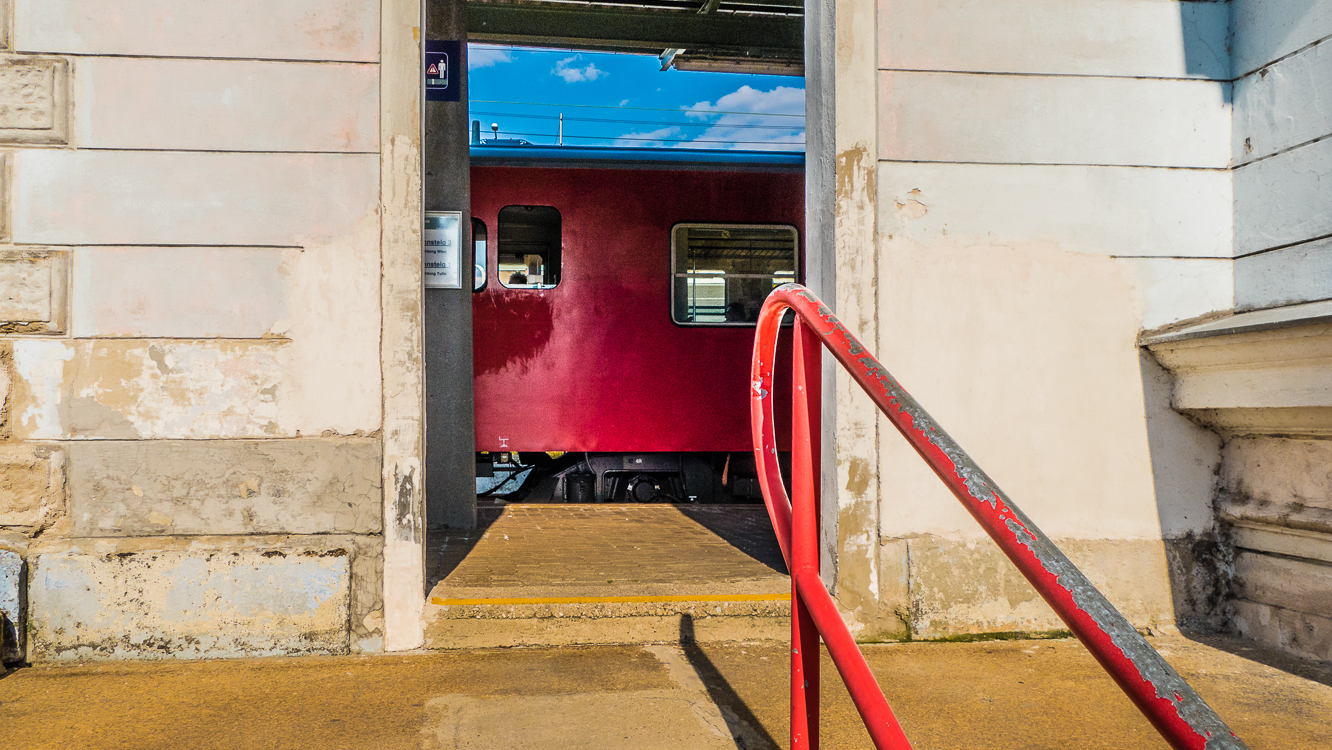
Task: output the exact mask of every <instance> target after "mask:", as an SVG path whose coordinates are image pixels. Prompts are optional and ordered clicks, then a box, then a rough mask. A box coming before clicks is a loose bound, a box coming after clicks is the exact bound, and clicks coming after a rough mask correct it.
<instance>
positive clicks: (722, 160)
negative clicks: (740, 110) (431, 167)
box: [470, 144, 805, 173]
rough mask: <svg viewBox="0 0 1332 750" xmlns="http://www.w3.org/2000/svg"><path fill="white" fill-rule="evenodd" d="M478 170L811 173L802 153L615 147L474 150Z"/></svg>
mask: <svg viewBox="0 0 1332 750" xmlns="http://www.w3.org/2000/svg"><path fill="white" fill-rule="evenodd" d="M470 153H471V159H472V166H475V167H547V168H549V167H562V168H566V169H567V168H581V169H680V170H699V171H736V172H800V173H803V172H804V171H805V154H804V153H803V152H800V151H732V150H722V149H701V148H620V147H614V146H536V145H531V146H488V145H484V144H483V145H476V144H473V145H472V146H471V147H470Z"/></svg>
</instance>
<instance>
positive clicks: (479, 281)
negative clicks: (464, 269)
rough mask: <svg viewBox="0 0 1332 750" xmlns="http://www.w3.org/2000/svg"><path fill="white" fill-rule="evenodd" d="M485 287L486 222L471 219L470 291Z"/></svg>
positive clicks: (477, 290)
mask: <svg viewBox="0 0 1332 750" xmlns="http://www.w3.org/2000/svg"><path fill="white" fill-rule="evenodd" d="M485 288H486V223H485V222H484V221H481V220H480V219H472V291H474V292H479V291H481V290H482V289H485Z"/></svg>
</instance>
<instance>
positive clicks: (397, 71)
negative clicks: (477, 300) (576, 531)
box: [380, 0, 426, 651]
mask: <svg viewBox="0 0 1332 750" xmlns="http://www.w3.org/2000/svg"><path fill="white" fill-rule="evenodd" d="M422 3H423V0H383V6H382V13H383V17H382V23H381V26H380V29H381V31H380V34H381V37H380V39H381V56H382V60H383V62H382V63H381V76H380V91H381V96H380V159H381V161H380V164H381V167H380V200H381V201H382V205H383V209H382V210H383V233H384V234H383V243H382V253H383V256H382V257H383V268H384V270H383V277H382V280H381V284H382V286H381V292H380V294H381V297H382V300H383V306H384V316H383V321H384V322H383V326H384V327H383V336H382V339H381V346H382V347H383V350H382V353H381V362H382V367H383V377H384V470H383V471H384V473H383V486H384V612H383V617H384V649H385V650H387V651H400V650H406V649H412V648H417V647H419V646H420V645H421V643H422V623H421V612H422V610H423V608H424V606H425V585H426V584H425V492H424V490H423V482H422V468H423V467H422V458H421V456H422V453H423V448H424V447H425V441H424V428H425V425H424V424H423V421H424V414H423V412H422V403H423V401H424V395H425V391H424V387H425V381H424V373H423V372H422V367H421V362H422V360H423V356H422V348H423V341H422V325H421V324H422V312H423V296H424V295H423V293H422V289H421V248H422V245H421V231H422V214H421V192H422V191H421V132H422V129H421V77H422V72H421V42H420V40H421V38H422V36H421V22H422V17H423V13H422Z"/></svg>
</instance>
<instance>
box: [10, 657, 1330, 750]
mask: <svg viewBox="0 0 1332 750" xmlns="http://www.w3.org/2000/svg"><path fill="white" fill-rule="evenodd" d="M1152 641H1153V643H1154V644H1155V645H1156V646H1157V648H1159V649H1161V651H1162V652H1163V653H1164V654H1165V655H1166V657H1167V658H1168V659H1169V660H1170V661H1171V662H1172V663H1173V664H1174V665H1175V666H1176V668H1177V669H1178V670H1179V671H1180V672H1181V673H1182V674H1183V675H1184V677H1185V678H1186V679H1188V680H1190V682H1191V683H1192V684H1193V685H1194V687H1195V688H1197V689H1198V691H1199V692H1200V693H1201V694H1202V695H1203V696H1204V697H1205V698H1206V699H1207V700H1209V701H1210V702H1211V703H1212V705H1213V706H1214V707H1215V708H1216V709H1217V710H1218V711H1219V712H1220V713H1221V715H1222V717H1223V718H1224V719H1226V721H1227V722H1229V724H1230V725H1231V727H1232V728H1233V729H1235V731H1237V732H1238V733H1239V735H1240V736H1241V737H1242V738H1243V739H1244V740H1246V741H1247V742H1248V744H1249V747H1251V748H1254V749H1255V750H1315V749H1319V750H1326V748H1328V747H1330V746H1332V669H1326V668H1322V667H1317V666H1313V665H1308V664H1304V663H1300V662H1294V661H1291V660H1289V659H1288V658H1284V657H1281V656H1279V655H1275V654H1271V653H1269V652H1264V651H1261V650H1259V649H1257V648H1254V647H1252V646H1250V645H1248V644H1247V643H1246V642H1242V641H1238V640H1234V639H1208V640H1202V641H1199V640H1189V639H1185V638H1182V637H1159V638H1153V639H1152ZM866 650H867V653H868V657H869V661H870V664H871V667H872V668H873V670H874V672H875V674H876V675H877V676H878V678H879V681H880V684H881V685H883V686H884V688H885V690H886V693H887V695H888V698H889V700H890V702H891V703H892V705H893V706H894V708H895V710H896V711H897V712H898V715H899V717H900V719H901V721H902V724H903V725H904V727H905V728H906V731H907V734H908V736H909V737H910V738H911V739H912V741H913V743H914V745H915V747H916V748H917V749H918V750H934V749H936V748H938V749H942V748H948V749H950V750H956V749H957V748H968V749H974V750H986V749H988V748H1012V749H1016V750H1043V749H1045V748H1050V749H1054V748H1079V749H1081V750H1110V749H1111V748H1115V749H1123V750H1127V749H1128V748H1134V749H1135V750H1136V749H1148V750H1157V749H1159V748H1165V747H1166V746H1165V744H1164V742H1162V741H1161V740H1160V739H1159V737H1158V736H1157V735H1156V734H1155V733H1154V732H1153V730H1152V729H1151V727H1150V726H1148V724H1147V722H1146V721H1145V720H1144V719H1142V718H1141V716H1140V715H1139V714H1138V713H1137V712H1136V711H1135V710H1134V708H1133V707H1132V705H1131V704H1130V703H1129V702H1128V700H1127V699H1126V698H1125V697H1124V696H1123V695H1122V694H1121V693H1120V692H1119V690H1118V688H1117V687H1115V685H1114V684H1113V683H1112V682H1111V681H1110V679H1109V678H1108V677H1106V676H1105V675H1104V673H1102V672H1101V671H1100V669H1099V667H1098V666H1097V665H1096V663H1095V662H1094V661H1093V660H1092V659H1091V657H1090V656H1089V655H1088V654H1087V653H1086V651H1084V650H1083V649H1082V647H1081V646H1080V645H1079V644H1078V643H1077V642H1076V641H1071V640H1044V641H995V642H982V643H913V644H892V645H887V644H885V645H874V646H868V647H867V648H866ZM1265 662H1266V663H1265ZM1267 663H1270V664H1275V665H1276V666H1278V667H1282V668H1284V671H1283V669H1278V668H1274V667H1272V666H1268V664H1267ZM787 669H788V661H787V651H786V647H785V646H783V645H780V644H763V645H756V644H714V645H704V646H663V645H657V646H613V647H581V648H551V649H508V650H488V651H472V652H446V653H426V654H414V655H393V656H374V657H321V658H300V659H250V660H235V661H213V662H194V663H187V662H169V663H168V662H157V663H125V662H119V663H100V664H89V665H79V666H36V667H27V668H24V669H19V670H17V671H14V672H11V673H9V674H8V675H6V676H5V677H4V678H3V679H0V726H3V727H4V739H5V744H6V746H8V747H16V748H34V749H35V748H52V749H55V748H59V749H61V750H77V749H79V748H98V749H99V750H108V749H112V748H127V749H131V748H132V749H134V750H153V749H155V748H171V750H178V749H180V748H191V749H198V750H203V749H211V748H245V749H246V750H258V749H261V748H283V749H284V750H303V749H305V748H311V749H313V748H318V749H319V750H340V749H342V748H349V749H350V748H355V749H358V750H359V749H362V748H363V749H365V750H399V749H404V748H413V749H416V748H421V749H427V748H429V749H436V748H504V749H506V750H510V749H512V750H525V749H532V750H535V749H538V748H543V749H544V748H550V749H552V750H553V749H554V748H560V749H562V750H563V749H566V748H624V749H625V750H665V749H666V748H672V749H678V748H691V749H692V748H705V749H711V748H717V749H719V750H731V749H734V748H742V749H743V750H759V748H773V747H780V748H786V747H787V740H786V735H787V732H788V716H787V684H788V682H787V675H788V672H787ZM824 670H825V671H824V675H825V679H824V684H823V690H822V700H823V704H824V716H823V739H824V742H823V747H825V748H828V749H829V750H833V749H836V748H865V747H869V746H870V745H869V742H868V738H867V736H866V735H865V733H864V729H863V728H862V727H861V725H860V722H859V719H858V717H857V716H856V714H855V711H854V708H853V707H852V705H851V703H850V700H849V698H848V697H847V695H846V693H845V691H844V690H843V688H842V687H841V683H840V681H839V680H838V679H837V677H836V675H835V672H834V671H833V668H832V666H831V664H829V663H827V660H826V659H825V666H824Z"/></svg>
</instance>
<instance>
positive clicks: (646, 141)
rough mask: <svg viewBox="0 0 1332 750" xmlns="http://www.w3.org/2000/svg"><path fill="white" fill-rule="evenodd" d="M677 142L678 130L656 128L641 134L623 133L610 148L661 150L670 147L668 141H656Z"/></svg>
mask: <svg viewBox="0 0 1332 750" xmlns="http://www.w3.org/2000/svg"><path fill="white" fill-rule="evenodd" d="M662 138H666V139H670V140H677V139H679V138H680V129H679V128H676V127H669V128H658V129H657V130H648V131H646V132H642V133H625V134H624V135H622V136H620V137H619V138H616V139H615V142H614V143H612V144H611V145H612V146H629V147H633V148H662V147H663V146H670V145H672V144H671V143H670V142H669V141H663V140H657V139H662Z"/></svg>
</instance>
